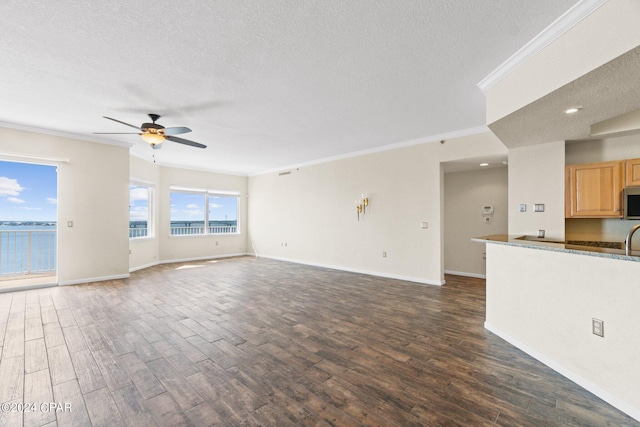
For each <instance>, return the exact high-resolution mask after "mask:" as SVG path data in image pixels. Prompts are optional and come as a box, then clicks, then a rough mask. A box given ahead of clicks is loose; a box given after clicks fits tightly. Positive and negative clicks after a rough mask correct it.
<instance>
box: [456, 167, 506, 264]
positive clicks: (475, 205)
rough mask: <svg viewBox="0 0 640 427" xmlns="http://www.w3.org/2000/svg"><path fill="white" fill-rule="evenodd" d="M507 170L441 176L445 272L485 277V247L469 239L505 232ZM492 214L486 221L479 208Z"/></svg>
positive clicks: (476, 171)
mask: <svg viewBox="0 0 640 427" xmlns="http://www.w3.org/2000/svg"><path fill="white" fill-rule="evenodd" d="M507 177H508V171H507V168H506V167H501V168H494V169H482V170H474V171H467V172H452V173H445V174H444V219H443V222H444V268H445V271H446V272H447V273H451V274H460V275H467V276H472V277H484V276H485V274H486V266H485V260H484V256H483V254H484V251H485V248H484V245H483V244H480V243H477V242H472V241H471V238H473V237H479V236H486V235H490V234H506V233H507V228H508V227H507V216H508V215H507V213H508V210H507V209H508V204H507V194H508V186H507V181H508V179H507ZM486 205H491V206H493V208H494V215H493V216H492V217H491V222H490V223H487V222H485V220H484V218H483V216H482V215H481V208H482V207H483V206H486Z"/></svg>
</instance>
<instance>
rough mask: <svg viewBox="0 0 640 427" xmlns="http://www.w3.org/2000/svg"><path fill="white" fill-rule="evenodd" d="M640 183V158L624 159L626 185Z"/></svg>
mask: <svg viewBox="0 0 640 427" xmlns="http://www.w3.org/2000/svg"><path fill="white" fill-rule="evenodd" d="M632 185H640V159H630V160H625V161H624V186H625V187H629V186H632Z"/></svg>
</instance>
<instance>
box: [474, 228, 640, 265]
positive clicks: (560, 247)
mask: <svg viewBox="0 0 640 427" xmlns="http://www.w3.org/2000/svg"><path fill="white" fill-rule="evenodd" d="M525 238H527V239H530V240H524V239H525ZM471 240H472V241H474V242H480V243H495V244H498V245H507V246H519V247H523V248H529V249H538V250H543V251H553V252H564V253H571V254H576V255H586V256H595V257H599V258H609V259H619V260H624V261H634V262H640V251H636V253H638V255H625V253H624V251H623V250H620V249H607V248H598V247H593V246H578V245H568V244H565V243H564V242H553V241H551V240H544V239H540V240H537V239H536V238H535V237H531V236H512V235H507V234H493V235H490V236H481V237H474V238H472V239H471Z"/></svg>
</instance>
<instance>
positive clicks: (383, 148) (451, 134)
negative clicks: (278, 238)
mask: <svg viewBox="0 0 640 427" xmlns="http://www.w3.org/2000/svg"><path fill="white" fill-rule="evenodd" d="M485 132H490V130H489V128H488V127H487V126H478V127H474V128H469V129H462V130H457V131H453V132H447V133H441V134H438V135H432V136H426V137H423V138H417V139H410V140H408V141H403V142H397V143H394V144H387V145H383V146H381V147H375V148H369V149H367V150H360V151H353V152H351V153H346V154H339V155H337V156H331V157H324V158H322V159H317V160H311V161H309V162H304V163H297V164H294V165H289V166H283V167H279V168H276V169H269V170H265V171H261V172H256V173H251V174H249V177H252V176H258V175H265V174H268V173H275V172H283V171H286V170H290V169H295V168H301V167H306V166H313V165H319V164H322V163H329V162H335V161H337V160H343V159H349V158H351V157H359V156H365V155H367V154H373V153H380V152H383V151H391V150H397V149H399V148H405V147H413V146H414V145H420V144H428V143H430V142H436V141H442V140H443V139H454V138H462V137H465V136H470V135H478V134H481V133H485Z"/></svg>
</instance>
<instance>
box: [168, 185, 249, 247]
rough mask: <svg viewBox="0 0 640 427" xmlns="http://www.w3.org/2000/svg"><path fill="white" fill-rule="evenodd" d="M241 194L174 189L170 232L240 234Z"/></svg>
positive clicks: (175, 234) (179, 233)
mask: <svg viewBox="0 0 640 427" xmlns="http://www.w3.org/2000/svg"><path fill="white" fill-rule="evenodd" d="M239 200H240V196H239V195H238V194H237V193H233V194H229V193H223V192H217V191H213V190H193V189H179V190H178V189H176V188H172V189H171V214H170V219H171V235H172V236H182V235H193V234H202V235H206V234H235V233H239V226H238V210H239Z"/></svg>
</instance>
